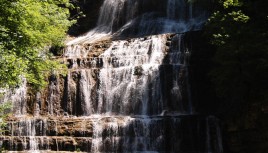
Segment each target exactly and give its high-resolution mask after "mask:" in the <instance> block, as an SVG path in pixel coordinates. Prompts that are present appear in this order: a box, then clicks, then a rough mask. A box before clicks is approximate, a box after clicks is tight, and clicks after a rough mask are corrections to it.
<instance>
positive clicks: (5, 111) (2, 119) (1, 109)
mask: <svg viewBox="0 0 268 153" xmlns="http://www.w3.org/2000/svg"><path fill="white" fill-rule="evenodd" d="M11 108H12V104H11V103H9V102H6V103H3V104H0V133H1V132H3V131H4V128H5V126H6V118H7V117H8V115H9V113H10V111H11Z"/></svg>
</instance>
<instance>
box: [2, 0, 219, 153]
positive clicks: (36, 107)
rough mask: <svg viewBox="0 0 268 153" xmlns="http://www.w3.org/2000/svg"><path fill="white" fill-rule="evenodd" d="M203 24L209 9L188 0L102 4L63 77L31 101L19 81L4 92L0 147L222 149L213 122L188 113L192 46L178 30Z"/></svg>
mask: <svg viewBox="0 0 268 153" xmlns="http://www.w3.org/2000/svg"><path fill="white" fill-rule="evenodd" d="M149 6H150V7H149ZM153 6H159V7H156V8H152V7H153ZM160 6H161V7H160ZM205 19H206V11H204V10H203V11H200V8H197V7H196V6H195V5H193V4H189V3H187V1H185V0H165V1H163V0H161V1H153V0H146V1H144V0H143V1H142V0H104V2H103V5H102V6H101V8H100V14H99V20H98V23H97V27H96V28H94V29H92V30H91V31H89V32H88V33H87V34H85V35H84V36H81V37H78V38H76V39H74V40H72V41H70V42H68V43H67V46H66V49H65V53H64V55H63V61H65V62H66V64H67V65H68V68H69V69H68V72H67V76H66V77H61V78H59V77H56V76H51V77H50V78H49V80H50V81H49V85H48V88H47V89H46V90H45V91H43V92H38V93H36V94H35V95H30V94H28V95H27V87H26V82H25V84H24V85H23V86H22V87H20V88H19V89H18V90H17V91H16V92H15V93H13V94H12V93H10V94H9V95H6V97H5V99H4V101H7V100H8V99H11V101H13V103H14V106H15V108H16V109H17V110H15V116H14V118H13V119H12V120H11V121H10V123H9V126H8V128H9V129H8V131H7V132H6V133H3V136H0V140H1V143H0V145H1V146H2V147H4V148H5V149H7V150H13V151H19V150H22V151H25V150H26V151H29V152H41V151H42V150H43V151H44V150H45V151H49V150H52V151H84V152H91V153H189V152H191V153H222V152H223V149H222V144H221V132H220V126H219V121H218V119H216V118H215V117H211V116H210V117H206V116H199V115H197V114H196V112H194V106H193V104H192V99H191V93H190V83H189V79H188V77H189V73H188V69H189V64H188V59H189V57H190V49H189V47H188V46H187V45H186V44H187V43H186V42H185V40H184V34H176V33H184V32H187V31H192V30H199V29H200V28H201V27H202V25H203V23H204V21H205ZM167 33H174V34H167ZM125 37H129V38H127V39H123V38H125ZM111 38H117V39H114V40H113V41H111ZM99 41H103V43H100V44H98V42H99ZM94 44H95V45H94ZM96 44H97V45H96ZM96 46H97V48H96ZM94 52H98V53H99V54H98V55H97V56H96V55H92V54H93V53H94ZM28 92H29V91H28Z"/></svg>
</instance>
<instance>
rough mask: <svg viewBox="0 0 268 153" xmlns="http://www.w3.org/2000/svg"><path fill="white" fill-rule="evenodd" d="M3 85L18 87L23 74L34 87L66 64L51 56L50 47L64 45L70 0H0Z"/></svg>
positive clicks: (0, 45) (42, 84)
mask: <svg viewBox="0 0 268 153" xmlns="http://www.w3.org/2000/svg"><path fill="white" fill-rule="evenodd" d="M0 3H1V6H0V87H4V88H8V87H15V86H17V84H19V83H20V79H21V76H24V77H26V78H27V81H28V82H29V83H30V84H32V85H34V86H35V87H40V86H41V87H42V86H44V85H45V81H44V79H45V78H46V77H47V75H49V74H51V73H52V72H54V71H55V69H56V68H64V66H63V65H60V64H59V63H58V62H55V61H52V60H51V57H52V56H51V55H50V54H49V51H48V50H49V47H50V46H54V45H57V46H59V45H62V42H63V40H64V39H65V35H66V31H67V30H68V28H69V27H70V26H71V25H72V24H73V23H74V21H73V20H72V21H70V20H68V18H69V8H70V7H72V5H71V4H70V3H69V0H42V1H40V0H0Z"/></svg>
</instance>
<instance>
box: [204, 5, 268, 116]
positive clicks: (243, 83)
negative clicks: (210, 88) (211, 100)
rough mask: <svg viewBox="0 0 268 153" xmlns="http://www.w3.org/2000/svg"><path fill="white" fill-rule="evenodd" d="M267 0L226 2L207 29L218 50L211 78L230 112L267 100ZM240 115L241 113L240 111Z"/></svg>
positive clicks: (212, 17)
mask: <svg viewBox="0 0 268 153" xmlns="http://www.w3.org/2000/svg"><path fill="white" fill-rule="evenodd" d="M266 3H267V2H265V1H264V0H259V1H253V0H250V1H248V0H240V1H238V0H236V1H235V0H224V1H220V2H219V4H218V5H219V6H218V10H217V11H215V13H213V14H212V16H211V18H210V19H209V21H208V24H207V26H206V28H205V31H206V34H207V35H208V36H209V37H210V38H211V43H212V44H214V45H215V46H216V47H217V50H216V51H215V56H214V62H215V65H216V66H215V68H214V69H213V70H212V71H211V74H210V76H211V78H212V80H213V82H214V84H215V87H216V90H217V92H218V95H219V96H220V97H221V98H222V99H223V100H224V102H225V103H226V104H227V105H228V109H230V110H231V108H233V109H237V108H239V107H240V108H241V107H242V106H244V107H247V106H249V105H251V104H252V103H265V102H267V101H268V88H267V86H266V85H267V84H268V81H267V78H268V41H267V40H268V20H267V14H268V11H267V9H265V8H263V6H266V5H265V4H266ZM237 112H239V111H237Z"/></svg>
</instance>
